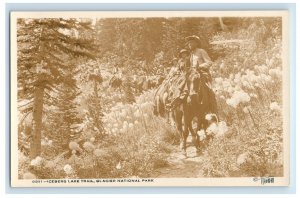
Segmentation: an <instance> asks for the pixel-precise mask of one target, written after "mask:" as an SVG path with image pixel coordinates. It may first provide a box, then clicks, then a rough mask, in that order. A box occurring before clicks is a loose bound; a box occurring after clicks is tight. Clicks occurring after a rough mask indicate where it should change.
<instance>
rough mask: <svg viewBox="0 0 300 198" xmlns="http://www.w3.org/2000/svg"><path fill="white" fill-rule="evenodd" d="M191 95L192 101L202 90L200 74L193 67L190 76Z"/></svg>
mask: <svg viewBox="0 0 300 198" xmlns="http://www.w3.org/2000/svg"><path fill="white" fill-rule="evenodd" d="M188 86H189V97H190V99H191V101H193V100H194V99H197V98H198V95H199V90H200V74H199V73H198V72H197V71H196V70H194V69H192V70H191V72H190V75H189V77H188Z"/></svg>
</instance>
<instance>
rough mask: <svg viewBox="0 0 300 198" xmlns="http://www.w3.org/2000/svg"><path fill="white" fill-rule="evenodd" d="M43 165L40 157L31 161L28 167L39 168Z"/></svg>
mask: <svg viewBox="0 0 300 198" xmlns="http://www.w3.org/2000/svg"><path fill="white" fill-rule="evenodd" d="M42 163H43V158H42V157H40V156H37V157H36V158H35V159H33V160H31V162H30V165H31V166H40V165H41V164H42Z"/></svg>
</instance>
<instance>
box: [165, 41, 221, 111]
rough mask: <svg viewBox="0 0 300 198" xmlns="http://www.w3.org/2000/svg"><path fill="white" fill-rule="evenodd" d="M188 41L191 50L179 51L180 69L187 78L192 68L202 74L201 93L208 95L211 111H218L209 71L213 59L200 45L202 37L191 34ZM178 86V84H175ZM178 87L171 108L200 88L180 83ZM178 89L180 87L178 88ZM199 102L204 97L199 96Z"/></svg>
mask: <svg viewBox="0 0 300 198" xmlns="http://www.w3.org/2000/svg"><path fill="white" fill-rule="evenodd" d="M186 41H187V43H186V44H187V47H188V48H189V50H190V51H187V50H186V49H183V50H181V51H180V53H179V57H180V59H179V61H178V69H179V71H180V73H181V74H182V75H184V76H185V79H187V78H188V77H189V74H190V71H191V69H195V71H197V73H199V74H200V79H201V88H202V89H201V90H202V94H201V95H207V98H208V101H209V110H210V112H211V113H217V102H216V98H215V94H214V92H213V90H212V85H211V82H212V78H211V75H210V72H209V68H210V66H211V64H212V61H211V59H210V57H209V56H208V54H207V52H206V51H205V50H204V49H201V48H200V47H199V45H200V39H199V37H197V36H194V35H193V36H189V37H187V38H186ZM175 86H178V85H175ZM178 88H179V89H180V90H179V92H180V93H179V94H177V93H174V96H175V97H174V100H172V101H171V103H170V106H171V108H174V107H176V106H177V105H178V104H180V103H181V102H182V101H184V100H185V99H186V98H187V96H188V93H190V94H196V93H197V91H198V90H188V87H187V85H186V80H185V85H184V86H182V84H181V85H179V86H178ZM177 90H178V89H177ZM199 100H200V101H199V102H200V103H201V102H203V101H201V100H202V99H200V98H199Z"/></svg>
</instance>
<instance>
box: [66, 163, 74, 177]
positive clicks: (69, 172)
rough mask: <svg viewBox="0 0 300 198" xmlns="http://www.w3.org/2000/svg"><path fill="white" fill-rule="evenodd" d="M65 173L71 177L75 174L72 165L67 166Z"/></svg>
mask: <svg viewBox="0 0 300 198" xmlns="http://www.w3.org/2000/svg"><path fill="white" fill-rule="evenodd" d="M64 171H65V173H66V174H67V175H71V174H72V173H73V168H72V166H71V165H70V164H66V165H65V166H64Z"/></svg>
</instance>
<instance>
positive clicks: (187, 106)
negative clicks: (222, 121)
mask: <svg viewBox="0 0 300 198" xmlns="http://www.w3.org/2000/svg"><path fill="white" fill-rule="evenodd" d="M186 86H187V89H188V94H187V97H186V98H185V99H184V100H182V102H181V103H180V104H179V105H177V106H176V107H175V108H173V113H174V115H175V122H176V126H177V130H178V131H179V132H180V140H181V143H180V148H181V149H182V150H183V151H184V153H185V154H186V142H187V137H188V135H189V133H191V135H192V142H193V144H194V146H195V147H196V148H197V151H198V152H200V148H201V147H200V141H199V136H198V134H197V131H199V130H201V129H204V130H206V128H207V126H208V121H207V120H206V119H205V115H206V114H207V113H210V106H211V104H210V103H211V101H210V100H209V94H210V93H209V92H210V90H209V89H208V87H207V86H206V85H205V82H204V79H203V78H201V76H200V73H199V72H198V71H196V70H195V69H193V68H192V69H191V70H190V71H189V73H188V74H187V78H186ZM194 119H196V123H197V128H196V130H194V128H193V126H192V123H193V120H194Z"/></svg>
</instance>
